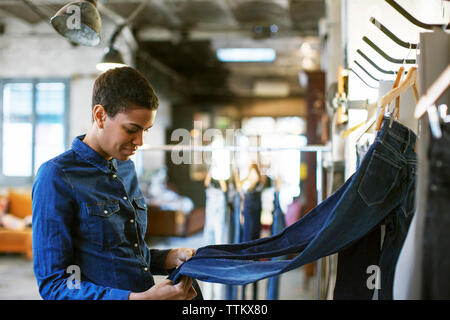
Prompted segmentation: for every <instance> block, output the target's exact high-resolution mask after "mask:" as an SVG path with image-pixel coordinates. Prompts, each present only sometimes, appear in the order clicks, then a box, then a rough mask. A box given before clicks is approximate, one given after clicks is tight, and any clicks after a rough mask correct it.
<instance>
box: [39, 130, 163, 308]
mask: <svg viewBox="0 0 450 320" xmlns="http://www.w3.org/2000/svg"><path fill="white" fill-rule="evenodd" d="M83 138H84V136H79V137H77V138H75V139H74V141H73V143H72V148H71V149H70V150H68V151H66V152H64V153H63V154H61V155H59V156H57V157H55V158H53V159H51V160H49V161H47V162H46V163H44V164H43V165H42V166H41V167H40V168H39V171H38V173H37V176H36V180H35V182H34V185H33V190H32V199H33V221H32V226H33V255H34V257H33V264H34V273H35V276H36V279H37V283H38V285H39V292H40V294H41V296H42V297H43V298H44V299H109V300H113V299H128V296H129V294H130V291H133V292H142V291H145V290H147V289H149V288H150V287H151V286H153V285H154V279H153V276H152V273H153V274H161V275H162V274H167V273H168V271H167V270H166V269H165V268H164V261H165V258H166V256H167V253H168V251H169V250H156V249H149V248H148V247H147V245H146V243H145V241H144V236H145V231H146V227H147V211H146V210H147V205H146V201H145V198H144V196H143V194H142V192H141V190H140V189H139V184H138V180H137V177H136V171H135V167H134V163H133V161H131V160H128V161H119V160H116V159H112V160H110V161H107V160H106V159H105V158H103V157H102V156H100V154H98V153H97V152H96V151H94V150H93V149H91V148H90V147H89V146H88V145H86V144H85V143H84V142H83V141H82V139H83ZM69 266H75V267H69ZM77 268H79V269H78V270H79V271H80V277H78V275H77V274H76V273H74V271H73V270H75V271H76V269H77ZM78 279H79V281H77V280H78Z"/></svg>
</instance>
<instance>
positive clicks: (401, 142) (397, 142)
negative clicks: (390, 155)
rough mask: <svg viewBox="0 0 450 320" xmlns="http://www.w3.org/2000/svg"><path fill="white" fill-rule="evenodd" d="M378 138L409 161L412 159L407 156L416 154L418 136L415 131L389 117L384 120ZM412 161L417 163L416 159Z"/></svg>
mask: <svg viewBox="0 0 450 320" xmlns="http://www.w3.org/2000/svg"><path fill="white" fill-rule="evenodd" d="M391 120H392V122H391ZM377 138H378V139H379V140H380V141H382V142H383V143H385V144H388V145H389V146H391V147H393V149H394V150H393V151H396V152H398V153H400V154H402V155H403V156H405V157H406V158H407V159H409V158H411V157H407V156H406V155H407V154H410V155H413V154H415V151H414V148H415V143H416V139H417V136H416V134H415V133H414V131H412V130H411V129H409V128H408V127H406V126H404V125H403V124H401V123H400V122H398V121H396V120H393V119H391V118H389V117H384V118H383V122H382V125H381V129H380V130H379V132H378V135H377ZM411 160H412V161H415V158H414V157H413V158H411Z"/></svg>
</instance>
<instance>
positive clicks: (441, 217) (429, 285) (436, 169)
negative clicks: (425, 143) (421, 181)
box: [422, 123, 450, 300]
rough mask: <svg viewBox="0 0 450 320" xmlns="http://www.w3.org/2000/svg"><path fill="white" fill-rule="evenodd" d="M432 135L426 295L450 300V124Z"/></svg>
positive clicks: (425, 246) (424, 278) (425, 252)
mask: <svg viewBox="0 0 450 320" xmlns="http://www.w3.org/2000/svg"><path fill="white" fill-rule="evenodd" d="M441 130H442V137H441V138H439V139H436V138H435V137H433V136H432V135H430V143H429V147H428V168H429V171H428V190H427V200H426V204H427V205H426V211H425V225H424V234H423V239H424V242H423V258H422V259H423V260H422V270H423V273H422V286H423V288H422V298H423V299H445V300H448V299H450V255H449V253H450V238H449V230H450V201H449V196H450V123H444V124H443V125H442V126H441Z"/></svg>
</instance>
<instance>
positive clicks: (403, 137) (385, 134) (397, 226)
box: [169, 118, 416, 299]
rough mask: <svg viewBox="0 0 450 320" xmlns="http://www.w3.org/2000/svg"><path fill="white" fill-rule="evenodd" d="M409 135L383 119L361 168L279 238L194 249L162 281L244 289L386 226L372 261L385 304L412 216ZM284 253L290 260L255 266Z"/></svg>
mask: <svg viewBox="0 0 450 320" xmlns="http://www.w3.org/2000/svg"><path fill="white" fill-rule="evenodd" d="M415 140H416V136H415V134H414V132H413V131H411V130H409V129H408V128H407V127H405V126H403V125H402V124H400V123H398V122H396V121H394V122H393V123H392V126H390V119H389V118H385V119H384V120H383V124H382V127H381V129H380V130H379V131H378V133H377V137H376V139H375V142H374V143H373V144H372V145H371V147H370V149H369V150H368V152H367V154H366V156H365V157H364V159H363V161H362V163H361V167H360V168H359V169H358V171H357V172H356V173H355V174H353V175H352V176H351V177H350V178H349V179H348V180H347V181H346V182H345V183H344V184H343V185H342V186H341V187H340V188H339V189H338V190H337V191H336V192H335V193H333V194H332V195H331V196H330V197H328V198H327V199H326V200H324V201H323V202H321V203H320V204H319V205H317V206H316V207H315V208H313V209H312V210H311V211H309V212H308V213H307V214H306V215H305V216H304V217H302V218H301V219H300V220H298V221H297V222H296V223H294V224H293V225H291V226H289V227H287V228H286V229H284V230H283V231H282V232H281V233H279V234H277V235H274V236H271V237H267V238H262V239H257V240H252V241H247V242H243V243H240V244H235V245H211V246H206V247H202V248H199V249H198V250H197V253H196V255H195V256H194V257H193V258H192V259H190V260H189V261H187V262H185V263H184V264H182V265H181V266H180V267H179V268H178V269H177V270H175V272H173V273H172V274H171V275H170V276H169V278H170V279H172V280H174V281H176V280H177V279H178V277H179V276H180V275H182V274H184V275H188V276H191V277H194V278H197V279H200V280H203V281H210V282H219V283H226V284H246V283H251V282H254V281H257V280H260V279H264V278H268V277H271V276H275V275H279V274H281V273H283V272H287V271H290V270H293V269H295V268H298V267H300V266H302V265H305V264H307V263H310V262H313V261H315V260H317V259H319V258H322V257H325V256H328V255H330V254H333V253H336V252H339V251H340V250H342V249H343V248H345V247H348V246H349V245H351V244H353V243H355V242H356V241H358V240H359V239H361V238H362V237H363V236H364V235H366V234H367V233H368V232H370V231H371V230H372V229H373V228H374V227H375V226H377V225H378V224H379V223H380V222H381V221H383V219H386V236H385V240H384V245H383V248H382V252H381V255H380V260H379V265H378V267H379V269H380V270H381V290H380V292H383V294H381V298H385V299H389V297H392V283H393V278H394V268H395V264H396V262H397V259H398V255H399V252H400V249H401V247H402V245H403V241H404V239H405V237H406V232H407V230H408V227H409V224H410V222H411V218H412V215H413V213H414V186H415V168H416V154H415V152H414V143H415ZM291 253H299V254H298V255H297V256H296V257H295V258H294V259H292V260H271V261H255V260H254V259H261V258H268V257H269V258H270V257H276V256H282V255H286V254H291Z"/></svg>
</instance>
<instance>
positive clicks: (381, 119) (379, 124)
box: [375, 67, 410, 131]
mask: <svg viewBox="0 0 450 320" xmlns="http://www.w3.org/2000/svg"><path fill="white" fill-rule="evenodd" d="M404 70H405V68H403V67H400V68H399V69H398V73H397V77H396V78H395V82H394V85H393V86H392V90H391V91H390V92H388V93H387V94H386V95H384V96H383V97H382V98H381V101H380V107H381V112H380V115H379V116H378V119H377V126H376V129H375V130H377V131H378V130H380V127H381V122H382V121H383V117H384V112H385V110H386V102H385V101H383V99H385V97H386V96H387V95H388V94H390V93H392V92H393V91H394V90H395V89H396V88H398V86H399V83H400V79H401V78H402V75H403V71H404ZM409 74H410V73H408V75H409ZM405 81H406V79H405ZM393 99H396V101H395V104H396V107H397V106H398V107H400V94H399V95H398V96H397V97H393V98H392V99H391V100H389V103H390V102H391V101H392V100H393ZM389 103H388V104H389Z"/></svg>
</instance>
